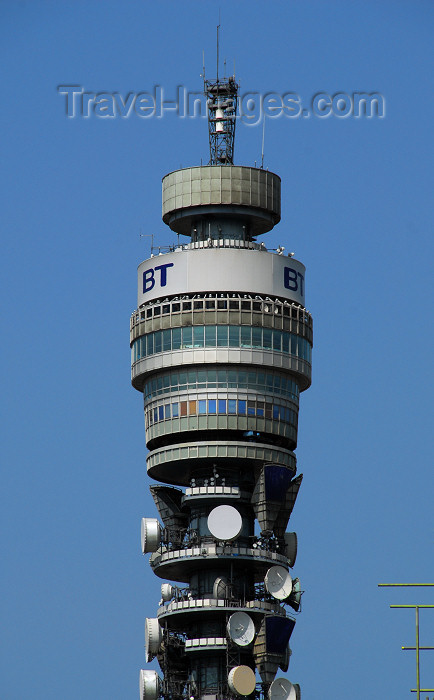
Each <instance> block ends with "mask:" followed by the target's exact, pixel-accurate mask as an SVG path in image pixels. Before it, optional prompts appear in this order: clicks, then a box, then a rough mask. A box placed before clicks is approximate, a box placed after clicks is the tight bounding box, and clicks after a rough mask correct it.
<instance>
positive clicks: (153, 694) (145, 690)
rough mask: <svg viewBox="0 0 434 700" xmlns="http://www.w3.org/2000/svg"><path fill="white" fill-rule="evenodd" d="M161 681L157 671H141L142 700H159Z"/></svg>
mask: <svg viewBox="0 0 434 700" xmlns="http://www.w3.org/2000/svg"><path fill="white" fill-rule="evenodd" d="M159 693H160V679H159V677H158V673H157V672H156V671H144V670H143V669H142V670H141V671H140V700H157V698H158V695H159Z"/></svg>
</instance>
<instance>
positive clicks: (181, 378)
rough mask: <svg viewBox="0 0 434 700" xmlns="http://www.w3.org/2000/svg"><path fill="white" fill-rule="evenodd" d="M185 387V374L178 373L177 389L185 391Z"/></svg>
mask: <svg viewBox="0 0 434 700" xmlns="http://www.w3.org/2000/svg"><path fill="white" fill-rule="evenodd" d="M186 386H187V372H180V373H179V388H180V390H181V389H185V388H186Z"/></svg>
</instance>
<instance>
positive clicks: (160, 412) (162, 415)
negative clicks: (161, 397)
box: [158, 406, 164, 420]
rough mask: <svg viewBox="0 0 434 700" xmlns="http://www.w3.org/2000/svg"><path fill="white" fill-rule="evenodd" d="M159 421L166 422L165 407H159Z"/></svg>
mask: <svg viewBox="0 0 434 700" xmlns="http://www.w3.org/2000/svg"><path fill="white" fill-rule="evenodd" d="M158 420H164V406H158Z"/></svg>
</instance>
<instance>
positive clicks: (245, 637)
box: [226, 612, 255, 647]
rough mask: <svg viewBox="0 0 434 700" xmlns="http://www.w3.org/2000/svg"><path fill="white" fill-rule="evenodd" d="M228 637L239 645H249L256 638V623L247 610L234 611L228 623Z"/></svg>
mask: <svg viewBox="0 0 434 700" xmlns="http://www.w3.org/2000/svg"><path fill="white" fill-rule="evenodd" d="M226 629H227V633H228V637H229V638H230V639H231V640H232V641H233V642H234V643H235V644H237V645H238V646H239V647H247V646H248V645H249V644H251V643H252V642H253V640H254V638H255V625H254V623H253V620H252V618H251V617H250V615H248V614H247V613H245V612H235V613H233V614H232V615H231V616H230V618H229V620H228V624H227V627H226Z"/></svg>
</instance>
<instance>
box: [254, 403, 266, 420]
mask: <svg viewBox="0 0 434 700" xmlns="http://www.w3.org/2000/svg"><path fill="white" fill-rule="evenodd" d="M256 415H257V416H261V417H263V415H264V402H263V401H258V403H257V405H256Z"/></svg>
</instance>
